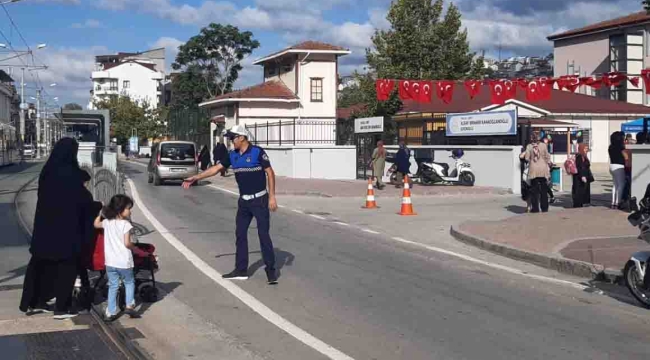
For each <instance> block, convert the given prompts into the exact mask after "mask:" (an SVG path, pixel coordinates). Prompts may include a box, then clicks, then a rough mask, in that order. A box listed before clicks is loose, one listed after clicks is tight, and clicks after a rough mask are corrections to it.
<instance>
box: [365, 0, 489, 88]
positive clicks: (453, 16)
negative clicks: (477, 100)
mask: <svg viewBox="0 0 650 360" xmlns="http://www.w3.org/2000/svg"><path fill="white" fill-rule="evenodd" d="M443 7H444V0H435V1H430V0H396V1H393V3H392V4H391V7H390V10H389V11H388V15H387V17H386V19H387V20H388V21H389V22H390V24H391V28H390V29H388V30H377V31H375V34H374V36H373V37H372V42H373V48H372V49H367V50H366V58H367V61H368V65H369V66H370V69H371V70H372V71H374V72H376V73H377V76H378V77H380V78H391V79H448V80H457V79H464V78H480V77H481V76H482V75H483V58H482V57H481V56H476V54H475V53H473V52H470V49H469V42H468V40H467V29H462V23H461V14H460V11H459V10H458V7H456V5H454V4H453V3H452V4H449V7H448V9H447V12H446V13H445V14H444V17H443V16H442V15H443Z"/></svg>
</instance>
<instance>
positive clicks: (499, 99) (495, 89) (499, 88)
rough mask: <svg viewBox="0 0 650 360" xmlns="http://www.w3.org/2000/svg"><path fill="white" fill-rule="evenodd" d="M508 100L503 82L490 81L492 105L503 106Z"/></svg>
mask: <svg viewBox="0 0 650 360" xmlns="http://www.w3.org/2000/svg"><path fill="white" fill-rule="evenodd" d="M507 99H508V94H507V91H506V87H505V85H504V84H503V82H501V81H490V100H491V102H492V104H495V105H501V104H503V103H505V102H506V100H507Z"/></svg>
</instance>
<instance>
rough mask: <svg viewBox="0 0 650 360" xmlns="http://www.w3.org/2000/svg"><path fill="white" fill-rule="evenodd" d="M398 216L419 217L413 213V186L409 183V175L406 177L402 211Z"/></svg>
mask: <svg viewBox="0 0 650 360" xmlns="http://www.w3.org/2000/svg"><path fill="white" fill-rule="evenodd" d="M397 214H398V215H402V216H410V215H417V214H416V213H415V212H414V211H413V203H412V202H411V185H410V183H409V177H408V175H406V176H404V192H403V193H402V210H401V211H400V212H398V213H397Z"/></svg>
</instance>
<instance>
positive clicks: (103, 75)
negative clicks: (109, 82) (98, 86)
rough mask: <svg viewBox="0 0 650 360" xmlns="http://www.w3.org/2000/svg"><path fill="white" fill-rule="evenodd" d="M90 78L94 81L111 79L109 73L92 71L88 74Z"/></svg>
mask: <svg viewBox="0 0 650 360" xmlns="http://www.w3.org/2000/svg"><path fill="white" fill-rule="evenodd" d="M90 78H91V79H93V80H95V79H110V78H111V72H110V71H93V72H92V73H90Z"/></svg>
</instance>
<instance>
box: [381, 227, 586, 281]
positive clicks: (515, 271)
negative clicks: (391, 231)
mask: <svg viewBox="0 0 650 360" xmlns="http://www.w3.org/2000/svg"><path fill="white" fill-rule="evenodd" d="M391 239H393V240H395V241H397V242H400V243H403V244H408V245H413V246H417V247H420V248H425V249H427V250H431V251H435V252H438V253H441V254H445V255H449V256H453V257H456V258H459V259H463V260H466V261H469V262H473V263H475V264H481V265H483V266H487V267H491V268H494V269H499V270H502V271H505V272H509V273H511V274H516V275H521V276H525V277H529V278H532V279H536V280H540V281H545V282H550V283H554V284H559V285H568V286H570V287H573V288H575V289H579V290H585V289H589V288H590V287H589V286H585V285H582V284H579V283H575V282H572V281H568V280H562V279H555V278H551V277H546V276H542V275H535V274H529V273H527V272H525V271H522V270H519V269H516V268H512V267H509V266H505V265H499V264H495V263H491V262H488V261H483V260H479V259H477V258H473V257H471V256H468V255H463V254H459V253H456V252H453V251H449V250H445V249H441V248H438V247H435V246H430V245H425V244H421V243H418V242H415V241H410V240H406V239H403V238H401V237H392V238H391Z"/></svg>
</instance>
